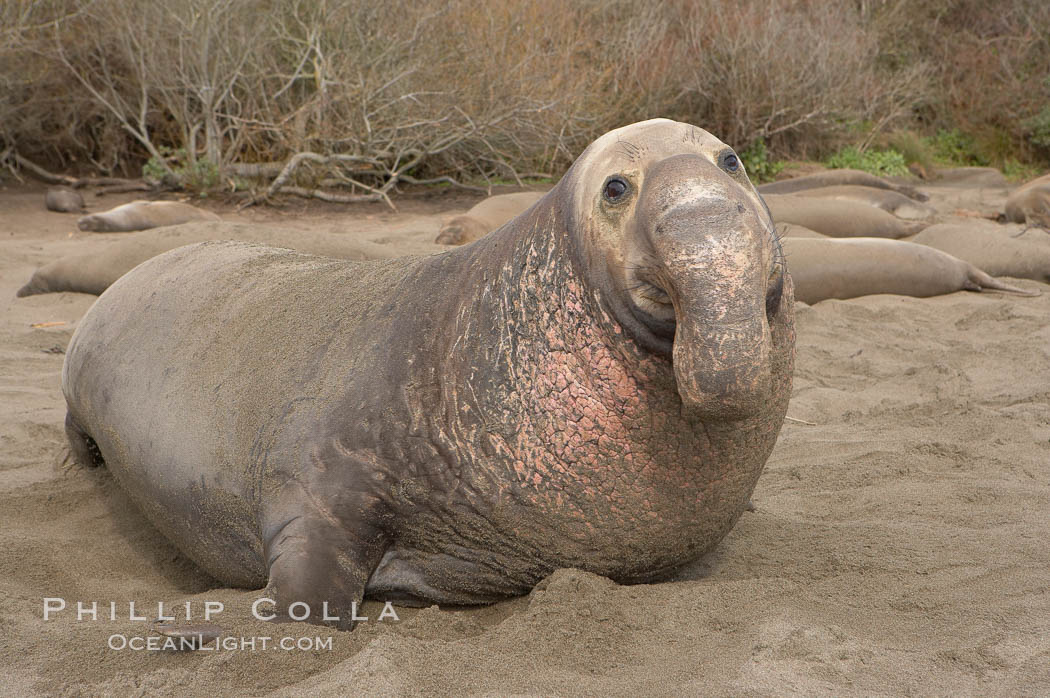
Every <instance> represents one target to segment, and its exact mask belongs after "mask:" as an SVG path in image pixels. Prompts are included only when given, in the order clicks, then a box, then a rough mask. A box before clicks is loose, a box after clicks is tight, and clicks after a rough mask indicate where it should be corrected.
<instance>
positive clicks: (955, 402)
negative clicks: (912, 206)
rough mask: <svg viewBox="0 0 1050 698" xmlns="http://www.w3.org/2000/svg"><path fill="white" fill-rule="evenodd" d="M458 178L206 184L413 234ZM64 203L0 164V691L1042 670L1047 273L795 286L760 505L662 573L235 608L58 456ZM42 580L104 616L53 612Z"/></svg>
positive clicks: (246, 218) (975, 689)
mask: <svg viewBox="0 0 1050 698" xmlns="http://www.w3.org/2000/svg"><path fill="white" fill-rule="evenodd" d="M931 193H933V196H932V197H931V200H930V202H929V203H930V204H931V205H933V206H935V207H937V208H938V210H939V211H941V212H942V214H943V216H942V220H945V221H948V220H957V219H959V220H964V218H958V217H956V218H953V217H952V214H953V213H956V212H957V210H960V209H961V210H969V211H988V210H990V209H995V208H996V207H999V206H1001V204H1002V202H1003V200H1005V195H1006V191H1005V190H1003V189H1000V188H997V187H991V188H980V187H972V188H966V180H965V179H963V183H961V184H959V183H954V182H953V183H951V184H944V185H941V186H940V187H938V188H937V189H936V190H933V189H931ZM85 198H86V199H89V202H88V204H89V209H90V210H104V209H106V208H110V207H112V206H114V205H116V204H118V203H122V202H123V201H125V200H130V199H131V198H133V197H132V196H130V195H129V196H128V197H127V198H126V199H121V198H120V197H107V198H106V202H105V204H102V203H99V202H97V201H96V200H94V199H92V198H90V197H87V196H86V197H85ZM475 201H476V200H459V201H452V202H451V203H450V202H449V201H447V200H445V201H442V200H438V201H436V202H435V201H416V202H414V203H412V204H411V205H404V206H402V207H401V210H402V212H401V213H397V214H395V213H391V212H389V211H388V210H386V209H384V208H383V207H382V206H379V205H376V206H359V207H338V206H325V207H320V206H316V205H307V204H294V205H292V207H291V208H289V209H286V210H273V209H248V210H246V211H244V212H236V211H235V210H234V206H233V205H232V204H230V205H215V204H213V205H211V206H210V209H211V210H214V211H215V212H216V213H218V214H219V215H220V216H222V217H223V219H224V220H231V221H240V222H243V223H257V224H260V225H262V224H265V225H268V226H276V227H290V228H295V229H300V230H310V231H326V232H329V233H332V234H339V235H352V236H357V237H358V238H360V239H361V240H366V241H368V242H369V244H375V245H390V246H395V247H396V246H399V245H401V246H404V247H405V249H419V248H421V246H422V247H425V245H426V244H429V242H430V241H432V240H433V236H434V235H436V233H437V231H438V229H439V228H440V226H441V223H442V221H443V220H445V219H446V218H447V217H448V216H449V215H450V214H452V213H459V212H462V211H465V210H466V209H467V208H469V207H470V205H471V204H473V203H474V202H475ZM959 215H960V216H963V217H964V216H966V215H968V214H965V213H963V214H959ZM75 223H76V215H75V214H61V213H53V212H49V211H47V210H45V208H44V187H29V186H19V187H13V188H7V189H0V297H2V298H3V301H2V303H0V308H2V309H3V310H2V314H0V425H2V426H0V695H37V694H42V695H141V696H147V695H148V696H186V695H191V696H192V695H200V696H217V695H227V694H239V695H268V694H276V695H288V696H292V695H318V696H336V695H348V694H350V695H354V694H358V695H485V696H490V695H512V694H513V695H536V696H540V695H623V696H635V695H667V696H672V695H675V696H677V695H710V696H723V695H725V696H749V695H756V696H757V695H790V694H793V695H809V696H811V695H834V696H848V695H870V694H882V695H931V694H932V695H952V694H955V695H960V694H961V695H1031V696H1036V695H1048V694H1050V592H1048V589H1050V286H1047V285H1044V284H1040V283H1038V282H1036V281H1030V280H1013V281H1012V282H1013V283H1016V284H1017V285H1019V286H1022V287H1024V288H1026V289H1041V290H1042V291H1043V295H1041V296H1039V297H1035V298H1024V297H1016V296H1009V295H1001V294H995V293H966V292H960V293H954V294H951V295H947V296H941V297H937V298H929V299H915V298H907V297H901V296H869V297H865V298H859V299H854V300H849V301H826V302H822V303H818V304H816V305H814V306H812V307H808V306H801V305H800V306H799V308H798V320H797V322H798V361H797V370H796V375H795V387H794V393H793V398H792V403H791V406H790V409H789V412H788V414H789V416H790V420H789V421H788V422H787V423H786V424H785V425H784V429H783V432H782V435H781V437H780V440H779V442H778V444H777V447H776V449H775V450H774V452H773V455H772V457H771V458H770V460H769V463H768V464H767V466H766V470H765V472H764V474H763V476H762V478H761V479H760V480H759V484H758V488H757V490H756V491H755V493H754V497H753V501H754V504H755V510H754V511H753V512H747V513H745V514H744V516H743V517H742V518H741V520H740V522H739V524H738V525H737V526H736V528H735V529H734V530H733V531H732V532H731V533H730V534H729V536H728V537H727V538H726V539H725V540H724V541H723V543H722V544H721V545H719V546H718V548H717V549H716V550H715V551H714V552H713V553H712V554H710V555H708V556H707V557H705V558H704V559H702V560H701V561H699V562H697V563H696V564H695V565H693V566H692V567H691V568H689V569H687V570H684V571H682V572H681V573H679V574H678V575H677V577H676V578H675V579H674V580H672V581H669V582H667V583H662V584H653V585H638V586H619V585H616V584H614V583H613V582H611V581H609V580H607V579H604V578H601V577H597V576H594V575H591V574H587V573H583V572H579V571H574V570H561V571H558V572H556V573H555V574H553V575H552V576H551V577H549V578H548V579H547V580H545V581H544V582H543V583H541V585H540V586H539V587H537V589H536V590H535V591H534V592H533V593H532V594H531V595H530V596H527V597H523V598H519V599H515V600H512V601H508V602H505V603H500V604H496V605H494V606H489V607H484V608H473V609H439V608H436V607H433V608H428V609H406V608H398V609H397V611H398V614H399V616H400V619H401V620H400V622H393V621H390V620H385V621H382V622H379V621H377V620H376V616H377V615H378V613H379V611H380V610H381V608H382V607H381V605H380V604H377V603H374V602H369V603H368V604H366V606H365V608H364V610H363V613H364V614H365V615H368V616H370V617H371V618H372V620H370V621H369V622H367V623H362V624H361V625H359V627H358V628H357V629H356V630H354V631H353V632H352V633H345V632H336V631H332V630H329V629H326V628H322V627H317V626H308V625H304V624H282V625H276V624H270V623H264V622H261V621H257V620H255V619H253V618H252V616H251V614H250V606H251V604H252V602H253V601H254V600H255V599H256V598H258V597H259V596H260V595H261V594H260V592H258V591H252V590H235V589H225V588H221V587H216V586H215V583H214V582H212V581H211V580H210V579H208V578H207V577H206V576H205V575H204V574H202V573H201V572H199V571H197V570H196V568H194V566H193V565H192V564H191V563H190V562H188V561H187V560H186V559H185V558H184V557H182V556H181V555H180V554H179V553H178V552H177V551H176V550H175V549H174V548H173V547H172V546H171V545H170V544H169V543H167V542H166V540H165V539H163V538H162V537H161V536H160V535H159V534H158V533H157V532H156V531H154V530H153V529H152V528H151V527H150V525H149V524H148V523H147V522H146V521H145V520H144V519H143V518H142V517H141V516H140V515H139V514H138V512H137V511H136V510H134V509H133V508H131V507H130V506H129V504H128V501H127V500H126V499H125V497H124V496H123V494H122V493H121V492H120V491H119V490H118V489H117V487H116V486H115V484H114V483H113V481H112V479H111V478H110V477H109V476H108V474H107V473H106V472H105V470H91V469H85V468H80V467H69V466H63V464H62V463H63V458H64V455H65V453H66V443H65V435H64V432H63V427H62V424H63V418H64V416H65V406H64V401H63V398H62V395H61V392H60V387H59V379H60V374H61V369H62V360H63V354H62V352H63V351H64V349H65V347H66V344H67V343H68V341H69V339H70V336H71V335H72V332H73V331H74V329H75V328H76V326H77V322H78V321H79V319H80V318H81V317H82V316H83V314H84V313H85V312H86V311H87V309H88V308H89V307H90V306H91V304H92V303H93V302H94V300H95V297H94V296H89V295H84V294H74V293H57V294H46V295H37V296H30V297H26V298H17V299H16V298H15V292H16V290H17V289H18V288H19V287H20V286H22V285H23V284H24V283H26V281H27V280H28V279H29V277H30V276H31V274H32V273H33V271H34V270H35V269H36V268H37V267H38V266H40V265H42V264H45V263H46V262H48V261H50V260H53V259H56V258H58V257H60V256H62V255H66V254H69V253H71V252H74V251H88V250H92V249H95V248H102V247H103V246H104V245H106V244H107V238H108V237H109V236H107V235H104V234H93V233H79V232H75ZM1036 233H1038V235H1039V236H1041V237H1035V236H1036ZM1027 235H1028V236H1033V237H1032V239H1034V240H1037V241H1039V242H1040V243H1041V244H1046V245H1048V246H1050V235H1047V234H1045V233H1042V232H1039V231H1030V232H1029V233H1027ZM789 265H790V261H789ZM37 323H60V324H49V325H47V326H40V327H33V325H34V324H37ZM45 597H61V598H64V599H67V600H68V601H69V602H70V603H71V604H75V603H76V601H84V602H88V603H90V602H91V601H98V602H99V605H100V607H101V609H102V610H101V614H100V615H103V616H104V615H105V614H108V608H109V606H108V604H109V602H110V601H116V602H117V603H118V611H119V614H120V615H119V616H118V619H117V620H115V621H110V620H99V621H95V622H92V621H89V620H82V621H77V619H76V616H75V613H72V612H70V611H69V610H67V611H65V612H63V613H62V614H60V615H59V616H58V617H57V618H54V619H52V620H49V621H47V622H45V621H44V620H43V599H44V598H45ZM130 600H134V601H135V602H136V605H137V606H138V607H139V609H143V608H144V609H145V614H147V615H155V610H156V606H157V603H158V602H164V603H165V604H166V606H167V607H168V608H170V607H171V606H172V605H173V604H177V605H180V606H181V605H183V604H185V603H186V602H187V601H189V602H192V603H191V607H192V609H193V611H194V612H199V611H200V609H201V608H202V605H203V603H204V602H205V601H220V602H223V603H224V604H225V607H226V608H225V611H224V613H223V614H222V615H221V616H219V618H218V619H216V620H215V621H214V622H217V623H218V624H220V625H221V626H222V627H223V629H224V632H225V634H226V635H227V636H229V637H235V638H241V637H245V638H250V637H262V636H268V637H271V638H274V640H275V641H276V639H277V638H284V637H290V638H293V641H294V639H296V638H304V642H306V641H309V640H310V639H311V638H321V639H322V640H324V641H327V640H325V639H326V638H331V648H330V649H327V648H315V649H312V650H305V651H301V650H298V649H296V650H292V651H287V650H282V649H279V648H274V647H270V648H268V649H266V650H262V649H259V648H258V647H257V648H256V650H255V651H248V650H225V651H201V652H173V651H135V650H131V649H124V650H113V649H110V648H109V647H108V646H107V645H108V639H109V638H110V636H112V635H114V634H122V635H125V636H128V637H145V636H149V634H150V632H149V628H148V624H147V623H145V622H142V621H132V620H129V619H128V609H127V603H128V601H130Z"/></svg>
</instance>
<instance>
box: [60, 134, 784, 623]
mask: <svg viewBox="0 0 1050 698" xmlns="http://www.w3.org/2000/svg"><path fill="white" fill-rule="evenodd" d="M728 152H729V149H728V148H727V147H726V146H725V145H724V144H722V143H721V142H719V141H718V140H717V139H715V138H713V137H712V136H711V135H710V134H708V133H706V132H705V131H702V130H700V129H697V128H695V127H693V126H689V125H686V124H678V123H675V122H670V121H666V120H654V121H650V122H643V123H641V124H635V125H632V126H629V127H625V128H624V129H620V130H618V131H614V132H611V133H610V134H607V135H606V136H604V137H603V138H601V139H599V140H598V141H596V142H595V143H594V144H592V146H591V147H590V148H589V149H588V150H587V151H586V152H585V153H584V154H583V155H582V156H581V157H580V158H579V159H578V160H577V162H576V163H575V165H574V166H573V168H572V169H571V170H570V171H569V173H568V174H567V175H566V176H565V177H564V178H563V179H562V180H561V182H560V183H559V184H558V185H557V186H556V187H555V188H554V190H553V191H552V192H550V193H549V194H548V195H547V197H545V198H544V199H543V200H542V201H541V202H539V203H538V204H537V205H536V206H534V207H533V208H531V209H530V210H529V211H528V212H527V213H526V214H524V215H523V216H521V217H519V218H517V219H515V220H514V221H512V222H511V223H509V224H507V225H506V226H504V227H503V228H501V229H500V230H498V231H496V232H495V233H493V234H491V235H489V236H486V237H485V238H483V239H482V240H480V241H478V242H477V243H475V244H472V245H468V246H466V247H462V248H458V249H456V250H453V251H450V252H447V253H444V254H440V255H434V256H431V257H423V258H403V259H394V260H383V261H375V262H347V261H341V260H332V259H327V258H322V257H314V256H309V255H302V254H298V253H295V252H291V251H288V250H277V249H273V248H266V247H261V246H255V245H248V244H243V243H211V242H209V243H202V244H200V245H194V246H191V247H186V248H181V249H179V250H175V251H172V252H169V253H166V254H164V255H162V256H160V257H157V258H154V259H152V260H150V261H149V262H147V263H145V264H143V265H141V266H139V267H138V268H136V269H135V270H133V271H132V272H131V273H129V274H128V275H126V276H124V277H123V278H122V279H120V280H119V281H118V282H117V283H116V284H114V285H113V286H112V287H111V288H110V289H109V290H107V291H106V293H105V294H103V295H102V296H101V297H100V298H99V301H98V302H97V303H96V305H95V306H94V307H93V308H92V310H91V311H90V312H89V313H88V315H87V316H86V317H85V318H84V320H83V321H82V323H81V325H80V327H79V328H78V330H77V333H76V334H75V336H74V338H73V340H72V342H71V345H70V348H69V351H68V353H67V358H66V365H65V369H64V372H63V390H64V392H65V394H66V398H67V403H68V406H69V417H68V419H67V429H68V432H69V435H70V442H71V444H72V447H73V449H74V452H75V454H76V455H77V457H78V459H80V460H82V461H85V462H86V461H88V460H90V459H92V458H95V457H96V455H100V456H101V458H102V459H104V460H105V462H106V464H107V466H108V467H109V469H110V470H112V471H113V473H114V475H115V476H116V478H117V479H118V480H119V481H120V483H121V484H122V486H123V487H124V488H125V489H126V490H127V491H128V493H129V494H130V496H131V497H132V499H133V500H135V502H136V503H137V504H138V505H139V506H140V507H141V508H142V510H143V511H144V513H145V514H146V516H147V518H149V519H150V520H151V521H152V522H153V523H154V524H155V525H156V526H157V527H158V528H159V529H160V530H161V531H162V532H163V533H165V534H166V535H167V536H168V537H170V538H171V539H172V540H173V541H174V542H175V543H176V544H177V545H178V546H179V547H180V548H181V549H182V550H183V551H184V552H185V553H186V554H187V555H188V556H189V557H191V558H193V559H194V560H195V561H196V562H197V563H198V564H200V565H201V566H202V567H203V568H204V569H205V570H207V571H208V572H209V573H211V574H212V575H214V576H215V577H217V578H218V579H220V580H222V581H223V582H224V583H227V584H231V585H235V586H246V587H261V586H263V585H266V586H267V594H268V595H269V596H270V597H271V598H274V599H276V601H277V603H276V607H277V608H276V610H277V611H278V614H279V617H283V616H280V614H281V613H283V612H284V611H285V610H286V609H287V607H288V605H289V604H291V603H292V602H304V603H307V604H309V605H310V606H311V610H312V614H311V616H310V618H309V620H310V621H311V622H321V621H322V620H323V619H322V618H321V617H320V609H321V605H322V602H326V603H327V605H328V613H329V615H330V616H335V615H338V616H339V617H340V620H338V621H334V624H335V625H338V626H340V627H348V626H349V615H350V614H349V608H350V604H351V603H352V602H354V601H358V600H360V599H361V598H362V596H363V595H365V594H366V593H367V594H368V595H369V596H373V597H376V598H380V599H384V600H394V601H398V600H400V601H403V602H409V603H433V602H438V603H452V604H470V603H483V602H490V601H494V600H497V599H500V598H505V597H507V596H513V595H518V594H522V593H526V592H527V591H529V590H530V589H531V588H532V586H533V585H535V584H536V582H538V581H539V580H540V579H542V578H543V577H544V576H546V575H547V574H549V573H550V572H552V571H553V570H554V569H557V568H559V567H569V566H571V567H578V568H582V569H585V570H589V571H592V572H595V573H598V574H603V575H607V576H609V577H611V578H613V579H615V580H617V581H621V582H639V581H647V580H654V579H658V578H660V577H662V576H664V575H666V574H667V573H668V572H670V571H672V570H674V569H675V568H677V567H679V566H681V565H683V564H686V563H688V562H690V561H692V560H695V559H696V558H697V557H698V556H700V555H701V554H703V553H704V552H705V551H707V550H709V549H710V548H711V547H712V546H714V545H715V544H716V543H717V542H718V541H719V540H720V539H721V538H722V537H723V536H724V535H725V533H726V532H727V531H728V530H729V529H730V528H731V527H732V526H733V524H734V522H735V521H736V519H737V518H738V517H739V515H740V513H741V512H742V511H743V510H744V507H745V506H746V504H747V501H748V498H749V496H750V494H751V492H752V490H753V488H754V486H755V483H756V481H757V478H758V476H759V474H760V472H761V470H762V467H763V465H764V463H765V461H766V459H767V458H768V456H769V453H770V451H771V450H772V448H773V444H774V442H775V440H776V437H777V434H778V432H779V429H780V426H781V424H782V422H783V419H784V414H785V412H786V409H787V402H788V397H789V394H790V387H791V374H792V368H793V361H794V325H793V296H792V286H791V279H790V277H789V276H788V275H787V274H786V272H785V270H784V265H783V258H782V256H781V255H780V252H779V243H778V242H777V240H776V238H775V235H773V233H772V231H773V225H772V221H771V220H770V219H769V215H768V212H767V211H766V210H765V207H764V206H763V205H762V202H761V200H760V199H759V198H758V197H757V195H756V194H755V193H754V190H753V188H752V187H751V185H750V183H749V182H748V180H747V178H746V175H745V174H744V173H743V168H742V167H740V168H738V169H737V171H735V172H730V171H728V166H727V165H726V162H728V161H726V160H725V157H726V154H727V153H728ZM609 177H618V178H620V179H621V180H622V181H624V182H625V183H627V185H628V186H627V187H626V192H625V193H624V194H623V195H622V196H620V197H619V198H618V199H617V200H616V201H611V200H610V199H609V198H607V197H606V196H605V195H604V194H603V192H605V191H606V182H607V180H608V178H609ZM96 449H97V454H96Z"/></svg>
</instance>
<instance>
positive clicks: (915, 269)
mask: <svg viewBox="0 0 1050 698" xmlns="http://www.w3.org/2000/svg"><path fill="white" fill-rule="evenodd" d="M782 244H783V246H784V254H785V255H786V256H787V257H788V259H790V260H791V277H792V278H793V279H794V281H795V297H796V298H797V299H798V300H800V301H802V302H804V303H809V304H811V305H812V304H813V303H817V302H819V301H823V300H828V299H829V298H839V299H845V298H856V297H858V296H868V295H871V294H875V293H895V294H898V295H901V296H916V297H918V298H926V297H928V296H940V295H943V294H945V293H954V292H955V291H981V290H984V289H990V290H996V291H1006V292H1009V293H1016V294H1019V295H1023V296H1037V295H1039V292H1038V291H1035V292H1032V291H1025V290H1024V289H1021V288H1017V287H1016V286H1011V285H1010V284H1007V283H1004V282H1002V281H999V280H997V279H993V278H992V277H991V276H989V275H988V274H986V273H984V272H983V271H981V270H980V269H978V268H976V267H975V266H973V265H972V264H970V263H969V262H964V261H962V260H961V259H956V258H955V257H953V256H951V255H950V254H948V253H946V252H941V251H940V250H936V249H934V248H932V247H927V246H925V245H917V244H915V243H913V242H904V241H901V240H885V239H882V238H850V239H847V240H832V239H826V240H820V239H815V238H804V237H785V238H783V240H782Z"/></svg>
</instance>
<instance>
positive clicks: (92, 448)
mask: <svg viewBox="0 0 1050 698" xmlns="http://www.w3.org/2000/svg"><path fill="white" fill-rule="evenodd" d="M66 438H67V439H69V451H70V453H71V454H72V456H73V460H74V461H75V462H76V463H78V464H79V465H81V466H83V467H85V468H97V467H99V466H101V465H105V464H106V461H105V459H103V458H102V451H100V450H98V444H96V443H95V440H94V439H93V438H91V437H90V436H89V435H88V433H87V432H86V431H84V430H83V429H81V428H80V427H79V426H78V425H77V423H76V422H75V421H74V420H73V415H71V414H69V412H66Z"/></svg>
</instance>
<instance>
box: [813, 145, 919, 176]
mask: <svg viewBox="0 0 1050 698" xmlns="http://www.w3.org/2000/svg"><path fill="white" fill-rule="evenodd" d="M825 164H827V166H828V167H831V168H835V169H838V168H850V169H854V170H864V171H865V172H870V173H872V174H876V175H882V176H894V175H897V176H900V175H906V174H908V163H907V162H906V161H905V159H904V156H903V155H901V154H900V153H899V152H897V151H896V150H863V151H862V150H860V149H858V148H857V147H856V146H852V145H851V146H847V147H845V148H843V149H842V150H840V151H838V152H837V153H835V154H834V155H832V156H831V157H830V158H828V159H827V161H826V163H825Z"/></svg>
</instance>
